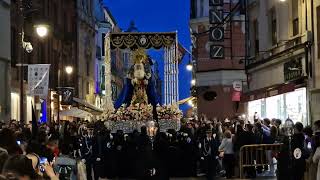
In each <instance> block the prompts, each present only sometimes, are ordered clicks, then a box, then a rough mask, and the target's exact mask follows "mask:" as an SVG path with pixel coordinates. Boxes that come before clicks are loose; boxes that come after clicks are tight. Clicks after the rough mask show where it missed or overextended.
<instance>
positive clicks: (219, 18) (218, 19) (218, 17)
mask: <svg viewBox="0 0 320 180" xmlns="http://www.w3.org/2000/svg"><path fill="white" fill-rule="evenodd" d="M209 20H210V24H221V23H222V22H223V10H213V9H211V10H210V11H209Z"/></svg>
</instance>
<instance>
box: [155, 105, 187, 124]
mask: <svg viewBox="0 0 320 180" xmlns="http://www.w3.org/2000/svg"><path fill="white" fill-rule="evenodd" d="M157 115H158V120H175V121H179V120H180V119H181V118H182V116H183V113H182V111H181V110H180V109H179V107H178V106H177V105H163V106H160V105H157Z"/></svg>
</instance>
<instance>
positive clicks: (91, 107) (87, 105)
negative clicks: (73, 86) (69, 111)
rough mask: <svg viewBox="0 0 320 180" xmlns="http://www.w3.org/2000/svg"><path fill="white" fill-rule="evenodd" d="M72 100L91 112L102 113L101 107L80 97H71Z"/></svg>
mask: <svg viewBox="0 0 320 180" xmlns="http://www.w3.org/2000/svg"><path fill="white" fill-rule="evenodd" d="M73 101H75V102H76V103H78V104H79V105H81V106H83V107H85V108H86V110H88V111H89V112H90V113H91V114H101V113H103V109H101V108H98V107H96V106H94V105H92V104H90V103H87V102H86V101H85V100H83V99H80V98H76V97H74V98H73Z"/></svg>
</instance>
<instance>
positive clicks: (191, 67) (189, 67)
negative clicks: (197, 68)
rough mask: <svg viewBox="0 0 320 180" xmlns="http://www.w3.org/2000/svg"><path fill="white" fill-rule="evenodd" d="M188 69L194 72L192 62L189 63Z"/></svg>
mask: <svg viewBox="0 0 320 180" xmlns="http://www.w3.org/2000/svg"><path fill="white" fill-rule="evenodd" d="M186 68H187V70H188V71H192V69H193V66H192V64H191V62H190V61H189V63H188V64H187V66H186Z"/></svg>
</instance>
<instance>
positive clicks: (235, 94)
mask: <svg viewBox="0 0 320 180" xmlns="http://www.w3.org/2000/svg"><path fill="white" fill-rule="evenodd" d="M240 100H241V92H240V91H233V93H232V101H233V102H239V101H240Z"/></svg>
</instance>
